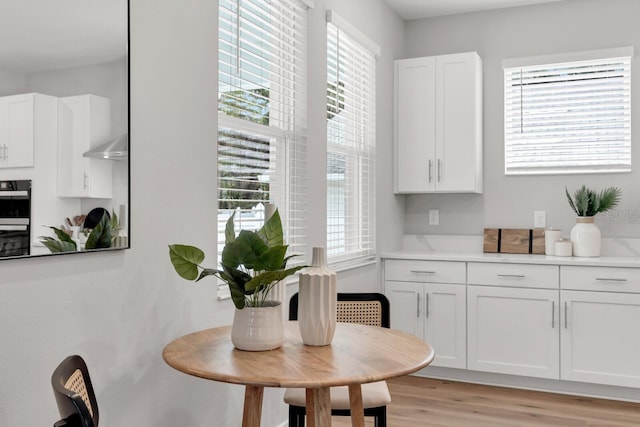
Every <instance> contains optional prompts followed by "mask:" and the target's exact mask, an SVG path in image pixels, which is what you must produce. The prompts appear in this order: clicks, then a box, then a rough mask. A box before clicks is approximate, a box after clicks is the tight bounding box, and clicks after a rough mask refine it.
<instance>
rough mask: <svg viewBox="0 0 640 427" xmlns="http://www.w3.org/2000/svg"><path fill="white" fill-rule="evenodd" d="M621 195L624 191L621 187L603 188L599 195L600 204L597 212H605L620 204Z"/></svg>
mask: <svg viewBox="0 0 640 427" xmlns="http://www.w3.org/2000/svg"><path fill="white" fill-rule="evenodd" d="M621 195H622V192H621V191H620V189H619V188H615V187H609V188H607V189H605V190H602V191H601V192H600V194H599V195H598V199H599V201H600V205H599V207H598V210H597V212H605V211H608V210H610V209H613V208H614V207H616V206H618V203H619V202H620V197H621ZM597 212H596V213H597Z"/></svg>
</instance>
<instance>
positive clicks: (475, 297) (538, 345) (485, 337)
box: [467, 285, 560, 379]
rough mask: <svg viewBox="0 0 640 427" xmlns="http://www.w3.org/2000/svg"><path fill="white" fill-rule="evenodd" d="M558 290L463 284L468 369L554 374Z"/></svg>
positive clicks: (557, 362) (550, 375)
mask: <svg viewBox="0 0 640 427" xmlns="http://www.w3.org/2000/svg"><path fill="white" fill-rule="evenodd" d="M558 308H559V304H558V291H557V290H549V289H517V288H506V287H493V286H471V285H470V286H467V310H468V313H467V314H468V318H467V334H468V363H467V367H468V369H471V370H476V371H484V372H496V373H501V374H512V375H526V376H532V377H539V378H553V379H558V378H559V372H560V370H559V358H558V354H559V349H560V348H559V346H560V342H559V339H558V337H559V322H558Z"/></svg>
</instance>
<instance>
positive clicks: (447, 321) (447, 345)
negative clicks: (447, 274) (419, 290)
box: [424, 284, 467, 369]
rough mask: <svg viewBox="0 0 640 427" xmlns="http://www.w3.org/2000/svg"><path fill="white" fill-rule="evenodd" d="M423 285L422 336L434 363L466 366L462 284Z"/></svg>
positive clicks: (465, 329) (463, 367) (464, 298)
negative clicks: (423, 321)
mask: <svg viewBox="0 0 640 427" xmlns="http://www.w3.org/2000/svg"><path fill="white" fill-rule="evenodd" d="M424 286H425V291H426V292H425V298H424V302H425V308H424V315H425V333H424V339H425V340H426V341H427V342H428V343H429V344H431V345H432V346H433V348H434V349H435V353H436V358H435V360H434V361H433V363H432V365H433V366H443V367H447V368H460V369H465V368H466V367H467V334H466V332H467V324H466V319H467V307H466V304H467V303H466V286H465V285H444V284H427V285H424Z"/></svg>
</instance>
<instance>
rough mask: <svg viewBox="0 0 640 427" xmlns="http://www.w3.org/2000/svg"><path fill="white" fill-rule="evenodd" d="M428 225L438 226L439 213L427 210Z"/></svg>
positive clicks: (435, 210)
mask: <svg viewBox="0 0 640 427" xmlns="http://www.w3.org/2000/svg"><path fill="white" fill-rule="evenodd" d="M429 225H440V211H439V210H438V209H429Z"/></svg>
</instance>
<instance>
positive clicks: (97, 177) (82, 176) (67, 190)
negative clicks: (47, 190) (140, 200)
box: [58, 95, 112, 199]
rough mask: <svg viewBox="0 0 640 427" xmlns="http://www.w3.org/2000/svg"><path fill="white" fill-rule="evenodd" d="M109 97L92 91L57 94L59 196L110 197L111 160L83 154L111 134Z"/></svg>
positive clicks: (104, 140)
mask: <svg viewBox="0 0 640 427" xmlns="http://www.w3.org/2000/svg"><path fill="white" fill-rule="evenodd" d="M110 108H111V107H110V101H109V100H108V99H106V98H102V97H99V96H95V95H79V96H70V97H65V98H60V102H59V111H58V132H59V138H58V140H59V143H58V196H60V197H95V198H106V199H108V198H111V195H112V181H111V179H112V178H111V170H112V163H111V160H102V159H91V158H87V157H84V156H83V154H84V153H85V152H86V151H88V150H89V149H91V148H94V147H95V146H96V145H99V144H101V143H103V142H106V141H107V140H108V139H109V137H110V120H111V116H110Z"/></svg>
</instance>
